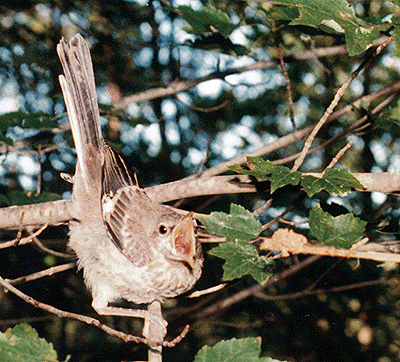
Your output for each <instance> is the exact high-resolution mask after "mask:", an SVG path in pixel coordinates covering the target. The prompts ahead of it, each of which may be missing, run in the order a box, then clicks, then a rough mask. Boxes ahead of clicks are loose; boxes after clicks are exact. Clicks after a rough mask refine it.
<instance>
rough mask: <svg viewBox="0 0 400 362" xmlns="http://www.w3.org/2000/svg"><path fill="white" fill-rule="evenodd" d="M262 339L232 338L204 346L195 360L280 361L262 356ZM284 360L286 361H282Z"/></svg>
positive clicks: (220, 361)
mask: <svg viewBox="0 0 400 362" xmlns="http://www.w3.org/2000/svg"><path fill="white" fill-rule="evenodd" d="M260 353H261V341H260V340H259V339H257V338H243V339H236V338H233V339H230V340H228V341H221V342H218V343H217V344H215V345H214V346H212V347H210V346H204V347H203V348H201V349H200V351H199V352H198V353H197V355H196V357H195V358H194V362H228V361H229V362H279V361H278V360H276V359H272V358H270V357H260ZM281 362H284V361H281Z"/></svg>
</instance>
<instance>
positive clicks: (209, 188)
mask: <svg viewBox="0 0 400 362" xmlns="http://www.w3.org/2000/svg"><path fill="white" fill-rule="evenodd" d="M307 175H312V176H315V177H321V176H322V174H320V173H309V174H307ZM353 175H354V176H355V177H356V178H357V179H358V180H359V181H360V182H361V183H362V184H363V185H364V187H365V189H364V190H363V191H366V192H372V191H376V192H383V193H386V194H390V193H398V192H400V174H398V173H388V172H384V173H354V174H353ZM256 185H257V183H256V182H255V181H254V180H252V179H251V178H250V177H249V176H247V175H231V176H215V177H199V178H195V179H183V180H179V181H174V182H170V183H166V184H162V185H157V186H152V187H148V188H146V192H147V194H148V195H149V197H150V198H152V199H153V200H154V201H157V202H160V203H163V202H168V201H173V200H179V199H184V198H189V197H196V196H205V195H224V194H239V193H254V192H257V187H256ZM70 203H71V202H70V201H67V200H60V201H52V202H46V203H42V204H33V205H24V206H10V207H4V208H0V229H16V228H19V227H22V228H25V227H27V226H35V227H40V226H41V225H43V224H45V223H47V222H48V221H49V225H58V224H61V223H65V222H68V221H69V220H70V219H71V218H72V217H71V214H70V212H69V209H70ZM21 213H24V217H23V219H22V222H21Z"/></svg>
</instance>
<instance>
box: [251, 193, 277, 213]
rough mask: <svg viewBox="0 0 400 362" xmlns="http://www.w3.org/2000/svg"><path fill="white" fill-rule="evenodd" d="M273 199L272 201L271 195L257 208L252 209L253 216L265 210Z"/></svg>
mask: <svg viewBox="0 0 400 362" xmlns="http://www.w3.org/2000/svg"><path fill="white" fill-rule="evenodd" d="M273 201H274V199H273V198H272V197H271V198H270V199H268V200H267V201H266V202H264V203H263V204H262V205H261V206H260V207H259V208H258V209H256V210H254V211H253V212H252V214H253V216H255V217H257V216H260V215H261V214H262V213H263V212H264V211H265V210H267V209H268V208H269V207H271V205H272V203H273Z"/></svg>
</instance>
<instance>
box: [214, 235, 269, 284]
mask: <svg viewBox="0 0 400 362" xmlns="http://www.w3.org/2000/svg"><path fill="white" fill-rule="evenodd" d="M209 253H210V254H211V255H214V256H217V257H219V258H221V259H225V263H224V265H223V269H224V275H223V280H232V279H236V278H241V277H242V276H244V275H251V276H252V277H253V278H254V279H255V280H256V281H257V282H258V283H260V284H264V283H265V282H266V281H267V280H268V279H269V277H271V276H272V274H273V273H272V261H270V260H268V259H267V258H266V257H265V256H259V255H258V251H257V248H256V247H255V246H254V245H252V244H249V243H248V242H247V241H235V242H226V243H220V244H219V245H218V246H217V247H216V248H213V249H211V250H210V251H209Z"/></svg>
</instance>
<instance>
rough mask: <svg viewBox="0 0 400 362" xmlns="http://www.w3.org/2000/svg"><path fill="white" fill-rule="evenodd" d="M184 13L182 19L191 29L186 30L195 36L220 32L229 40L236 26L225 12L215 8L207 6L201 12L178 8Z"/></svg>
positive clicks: (182, 7) (183, 7) (189, 8)
mask: <svg viewBox="0 0 400 362" xmlns="http://www.w3.org/2000/svg"><path fill="white" fill-rule="evenodd" d="M178 10H179V11H181V13H182V18H183V19H184V20H185V21H187V22H188V23H189V24H190V26H191V29H185V30H186V31H187V32H190V33H192V34H195V35H202V34H204V33H209V32H216V31H218V32H219V33H220V34H221V35H222V36H223V37H225V38H227V37H228V36H229V35H230V34H231V33H232V31H233V30H235V29H236V25H234V24H232V22H231V20H230V18H229V16H228V15H227V14H226V13H224V12H223V11H221V10H219V9H217V8H215V7H213V6H205V7H204V8H203V9H201V10H200V11H196V10H193V9H192V8H191V7H190V6H186V5H183V6H178Z"/></svg>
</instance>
